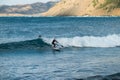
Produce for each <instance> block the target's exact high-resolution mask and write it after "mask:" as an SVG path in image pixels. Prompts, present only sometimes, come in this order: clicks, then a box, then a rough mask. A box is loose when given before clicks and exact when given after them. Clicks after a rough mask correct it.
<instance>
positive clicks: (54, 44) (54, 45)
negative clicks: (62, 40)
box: [52, 39, 58, 47]
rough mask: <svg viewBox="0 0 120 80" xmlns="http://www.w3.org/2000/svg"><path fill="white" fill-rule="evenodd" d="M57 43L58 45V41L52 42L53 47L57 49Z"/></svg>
mask: <svg viewBox="0 0 120 80" xmlns="http://www.w3.org/2000/svg"><path fill="white" fill-rule="evenodd" d="M57 43H58V41H57V40H56V39H53V41H52V45H53V47H56V45H57Z"/></svg>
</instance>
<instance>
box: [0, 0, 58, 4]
mask: <svg viewBox="0 0 120 80" xmlns="http://www.w3.org/2000/svg"><path fill="white" fill-rule="evenodd" d="M48 1H58V0H0V5H17V4H31V3H35V2H48Z"/></svg>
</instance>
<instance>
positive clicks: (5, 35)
mask: <svg viewBox="0 0 120 80" xmlns="http://www.w3.org/2000/svg"><path fill="white" fill-rule="evenodd" d="M39 35H41V36H42V37H41V38H39V37H38V36H39ZM54 38H55V39H56V40H57V41H58V42H59V43H60V44H61V45H63V46H64V48H62V49H61V50H60V51H54V50H53V49H52V47H51V42H52V40H53V39H54ZM118 72H120V17H0V80H74V79H77V78H85V77H88V76H95V75H109V74H114V73H118Z"/></svg>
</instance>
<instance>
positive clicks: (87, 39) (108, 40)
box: [44, 34, 120, 47]
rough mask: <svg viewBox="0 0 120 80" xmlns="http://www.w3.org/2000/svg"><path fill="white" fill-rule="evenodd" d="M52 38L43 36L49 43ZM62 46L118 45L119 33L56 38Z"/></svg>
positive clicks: (119, 40) (119, 41)
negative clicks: (101, 35)
mask: <svg viewBox="0 0 120 80" xmlns="http://www.w3.org/2000/svg"><path fill="white" fill-rule="evenodd" d="M52 39H53V38H45V39H44V41H45V42H46V43H48V44H50V43H51V41H52ZM56 39H57V41H58V42H59V43H60V44H62V45H63V46H64V47H118V46H120V35H117V34H113V35H108V36H104V37H95V36H83V37H79V36H76V37H72V38H65V37H64V38H56Z"/></svg>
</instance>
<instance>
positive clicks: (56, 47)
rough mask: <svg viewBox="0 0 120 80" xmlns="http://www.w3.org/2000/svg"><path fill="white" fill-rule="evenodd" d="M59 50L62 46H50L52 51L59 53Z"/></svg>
mask: <svg viewBox="0 0 120 80" xmlns="http://www.w3.org/2000/svg"><path fill="white" fill-rule="evenodd" d="M61 48H62V46H61V45H60V44H56V46H55V47H53V45H52V49H53V50H55V51H60V50H61Z"/></svg>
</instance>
